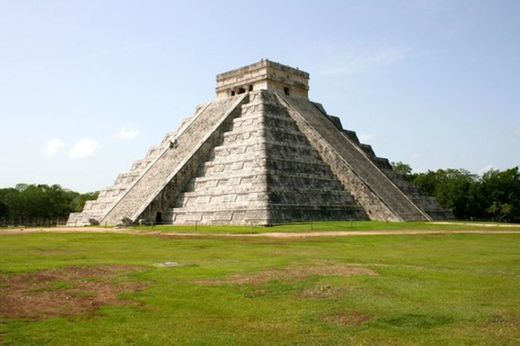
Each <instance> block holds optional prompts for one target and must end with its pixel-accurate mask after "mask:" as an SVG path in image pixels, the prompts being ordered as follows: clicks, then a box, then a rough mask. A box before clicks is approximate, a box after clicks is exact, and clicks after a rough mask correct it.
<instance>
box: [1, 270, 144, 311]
mask: <svg viewBox="0 0 520 346" xmlns="http://www.w3.org/2000/svg"><path fill="white" fill-rule="evenodd" d="M139 270H142V268H141V267H132V266H115V265H111V266H96V267H69V268H63V269H56V270H45V271H40V272H35V273H28V274H22V275H5V274H4V275H2V276H0V315H3V316H5V317H8V318H26V319H32V320H39V319H45V318H49V317H54V316H73V315H80V314H84V313H87V312H90V311H93V310H95V309H97V308H99V307H100V306H103V305H116V304H125V303H128V302H125V301H124V300H120V299H118V297H117V296H118V295H119V294H120V293H126V292H135V291H138V290H141V289H143V288H144V287H145V285H144V284H142V283H137V282H132V281H130V279H129V278H128V274H130V273H132V272H135V271H139Z"/></svg>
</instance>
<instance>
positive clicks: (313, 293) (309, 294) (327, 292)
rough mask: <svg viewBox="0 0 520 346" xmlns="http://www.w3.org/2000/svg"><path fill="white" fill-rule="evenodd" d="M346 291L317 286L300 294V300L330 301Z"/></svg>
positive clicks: (328, 286)
mask: <svg viewBox="0 0 520 346" xmlns="http://www.w3.org/2000/svg"><path fill="white" fill-rule="evenodd" d="M343 292H344V289H342V288H339V287H333V286H331V285H317V286H312V287H309V288H307V289H305V290H304V291H303V292H301V294H300V298H305V299H308V298H311V299H330V298H336V297H339V296H341V295H342V293H343Z"/></svg>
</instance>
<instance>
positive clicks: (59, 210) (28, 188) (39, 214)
mask: <svg viewBox="0 0 520 346" xmlns="http://www.w3.org/2000/svg"><path fill="white" fill-rule="evenodd" d="M97 196H98V192H88V193H79V192H75V191H71V190H68V189H64V188H62V187H61V186H60V185H45V184H37V185H35V184H17V185H16V186H15V187H14V188H3V189H0V225H2V224H4V225H5V224H10V225H13V224H22V225H23V224H34V225H38V224H46V223H49V222H50V220H56V222H57V221H58V220H59V221H61V222H63V221H64V220H66V219H67V217H68V215H69V214H70V213H71V212H79V211H81V210H83V206H84V205H85V202H86V201H88V200H91V199H96V198H97Z"/></svg>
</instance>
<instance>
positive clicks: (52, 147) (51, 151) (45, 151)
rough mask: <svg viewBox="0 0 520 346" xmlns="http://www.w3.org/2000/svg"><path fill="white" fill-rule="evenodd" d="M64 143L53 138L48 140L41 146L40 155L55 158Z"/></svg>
mask: <svg viewBox="0 0 520 346" xmlns="http://www.w3.org/2000/svg"><path fill="white" fill-rule="evenodd" d="M64 145H65V143H63V141H62V140H61V139H58V138H53V139H49V140H48V141H47V142H45V143H44V144H43V148H42V155H43V156H45V157H52V156H56V154H58V152H59V151H60V150H61V148H63V146H64Z"/></svg>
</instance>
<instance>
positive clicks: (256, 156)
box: [164, 90, 367, 225]
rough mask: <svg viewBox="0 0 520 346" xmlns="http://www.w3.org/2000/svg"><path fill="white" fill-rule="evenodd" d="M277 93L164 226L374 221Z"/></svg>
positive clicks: (257, 95) (255, 110)
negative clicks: (338, 177) (313, 144)
mask: <svg viewBox="0 0 520 346" xmlns="http://www.w3.org/2000/svg"><path fill="white" fill-rule="evenodd" d="M366 218H367V216H366V215H365V213H364V212H363V211H362V210H361V209H360V208H359V207H358V206H357V205H356V204H355V203H354V201H353V199H352V197H351V196H350V195H349V194H348V193H347V192H346V191H344V189H343V188H342V186H341V184H340V182H339V181H338V180H337V179H336V178H335V177H334V176H333V174H332V172H331V171H330V169H328V167H327V166H326V164H325V163H323V162H322V161H321V160H320V158H319V155H318V153H317V152H316V151H315V150H314V149H313V148H312V146H311V145H310V144H309V142H308V141H307V139H306V138H305V136H304V135H303V134H302V133H301V132H300V131H299V130H298V128H297V127H296V125H295V123H294V121H293V120H292V119H291V118H290V117H289V115H288V114H287V111H286V110H285V108H284V107H283V106H282V105H281V104H280V103H279V102H278V100H277V98H276V97H275V95H274V94H273V93H272V92H269V91H266V90H262V91H258V92H253V93H250V101H249V103H247V104H244V105H242V107H241V114H240V116H239V117H237V118H235V119H234V120H233V123H232V127H231V128H230V129H229V130H228V131H227V132H225V133H224V134H223V136H222V142H221V143H220V144H219V145H218V146H216V147H215V148H214V150H213V152H212V153H211V156H210V158H209V160H208V161H206V162H204V163H203V164H202V165H201V166H200V167H199V170H198V174H197V175H196V177H194V178H193V179H191V180H190V182H189V183H188V184H187V186H186V188H185V191H184V192H183V193H182V194H181V195H180V196H179V198H178V200H177V203H176V206H175V208H172V209H171V210H170V212H168V213H166V215H165V219H164V221H165V222H166V223H173V224H193V223H198V224H219V223H222V224H249V223H254V224H263V225H269V224H274V223H281V222H288V221H297V220H347V219H366Z"/></svg>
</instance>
